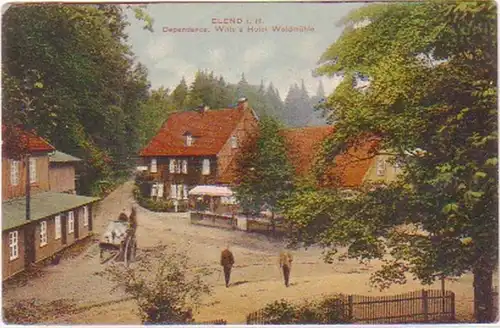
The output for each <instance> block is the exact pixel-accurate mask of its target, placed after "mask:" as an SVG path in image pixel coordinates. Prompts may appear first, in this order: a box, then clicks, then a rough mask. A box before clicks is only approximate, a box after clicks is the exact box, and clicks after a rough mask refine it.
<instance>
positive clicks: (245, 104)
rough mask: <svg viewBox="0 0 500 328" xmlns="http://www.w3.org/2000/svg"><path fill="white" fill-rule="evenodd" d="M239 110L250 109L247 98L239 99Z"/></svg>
mask: <svg viewBox="0 0 500 328" xmlns="http://www.w3.org/2000/svg"><path fill="white" fill-rule="evenodd" d="M237 108H238V109H239V110H245V109H247V108H248V99H247V98H246V97H242V98H240V99H238V106H237Z"/></svg>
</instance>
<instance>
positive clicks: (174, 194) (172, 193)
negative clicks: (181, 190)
mask: <svg viewBox="0 0 500 328" xmlns="http://www.w3.org/2000/svg"><path fill="white" fill-rule="evenodd" d="M170 198H174V199H175V198H177V185H175V184H171V185H170Z"/></svg>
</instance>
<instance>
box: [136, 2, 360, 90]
mask: <svg viewBox="0 0 500 328" xmlns="http://www.w3.org/2000/svg"><path fill="white" fill-rule="evenodd" d="M362 5H363V3H248V2H247V3H156V4H149V5H148V7H147V9H146V10H147V11H148V13H149V14H150V15H151V16H152V17H153V19H154V25H153V28H154V32H152V33H151V32H149V31H146V30H143V29H142V26H143V23H142V22H140V21H137V20H136V19H135V18H133V17H132V16H131V17H130V18H129V21H130V22H131V26H130V27H129V28H128V33H129V36H130V39H129V43H130V44H131V45H132V47H133V51H134V53H135V54H136V56H137V60H138V61H140V62H142V63H143V64H144V65H146V67H147V68H148V70H149V79H150V81H151V83H152V87H153V88H158V87H160V86H162V85H163V86H165V87H168V88H171V89H172V88H174V87H175V86H176V85H177V84H178V83H179V81H180V79H181V78H182V77H183V76H184V77H185V78H186V81H187V83H188V84H189V83H191V82H192V79H193V76H194V73H195V72H196V71H197V70H198V69H208V70H213V71H214V73H215V74H217V75H220V74H222V75H223V76H224V78H225V79H226V81H227V82H230V83H237V82H238V81H239V79H240V77H241V74H242V73H245V77H246V79H247V81H248V82H249V83H251V84H256V85H259V84H260V81H261V79H263V80H264V83H265V85H266V87H267V85H268V83H269V82H270V81H272V82H273V84H274V86H275V87H277V88H278V90H279V92H280V95H281V97H282V98H284V97H285V96H286V94H287V93H288V88H289V86H290V85H291V84H293V83H298V84H300V81H301V79H304V82H305V85H306V88H307V90H308V91H309V94H310V95H312V94H315V93H316V90H317V87H318V83H319V78H314V77H313V76H312V73H311V72H312V70H313V69H314V68H315V67H316V63H317V61H318V59H319V57H320V56H321V54H322V53H323V52H324V51H325V50H326V48H327V47H328V46H329V45H330V44H332V43H333V42H334V41H335V40H336V39H337V38H338V37H339V35H340V33H341V31H342V29H341V27H338V26H337V25H336V23H337V22H338V21H339V19H341V18H342V17H344V16H345V15H346V14H347V13H348V12H349V11H350V10H352V9H355V8H359V7H361V6H362ZM225 18H227V19H231V18H232V19H238V18H239V19H241V20H242V24H226V25H227V26H231V27H234V28H236V31H235V32H217V31H216V30H215V26H216V25H219V26H222V24H214V23H213V21H214V20H223V19H225ZM259 21H260V22H259ZM247 22H251V24H248V23H247ZM277 25H282V26H306V27H308V29H309V30H311V28H312V29H314V31H309V32H273V31H272V27H273V26H277ZM249 26H251V27H252V28H254V29H256V28H261V30H262V29H264V28H267V31H265V32H250V31H248V27H249ZM167 27H168V28H206V29H208V30H209V32H179V33H172V32H164V30H166V28H167ZM240 27H241V28H242V32H240V31H239V28H240ZM321 79H322V80H323V84H324V88H325V91H326V92H327V94H328V93H330V92H331V91H332V90H333V88H334V87H335V86H336V85H337V84H338V80H336V79H332V78H327V77H322V78H321Z"/></svg>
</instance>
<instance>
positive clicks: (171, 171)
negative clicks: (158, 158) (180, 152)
mask: <svg viewBox="0 0 500 328" xmlns="http://www.w3.org/2000/svg"><path fill="white" fill-rule="evenodd" d="M174 165H175V159H170V163H169V167H170V173H174V170H175V169H174Z"/></svg>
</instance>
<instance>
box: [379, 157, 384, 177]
mask: <svg viewBox="0 0 500 328" xmlns="http://www.w3.org/2000/svg"><path fill="white" fill-rule="evenodd" d="M377 175H378V176H379V177H380V176H384V175H385V160H384V159H383V158H377Z"/></svg>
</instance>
